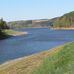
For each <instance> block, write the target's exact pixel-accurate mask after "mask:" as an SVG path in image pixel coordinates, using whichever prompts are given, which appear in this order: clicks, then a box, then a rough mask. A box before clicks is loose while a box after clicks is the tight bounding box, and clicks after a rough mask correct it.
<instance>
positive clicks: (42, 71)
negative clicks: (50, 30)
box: [33, 43, 74, 74]
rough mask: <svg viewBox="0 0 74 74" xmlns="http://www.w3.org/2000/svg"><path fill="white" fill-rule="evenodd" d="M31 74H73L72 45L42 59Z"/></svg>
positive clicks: (73, 46)
mask: <svg viewBox="0 0 74 74" xmlns="http://www.w3.org/2000/svg"><path fill="white" fill-rule="evenodd" d="M33 74H74V43H71V44H68V45H65V46H64V47H62V48H61V50H60V51H59V52H57V53H55V54H53V55H51V56H49V57H48V58H46V59H44V60H43V63H42V64H41V65H40V66H39V68H38V69H37V70H35V71H34V72H33Z"/></svg>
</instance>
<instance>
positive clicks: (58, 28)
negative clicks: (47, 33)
mask: <svg viewBox="0 0 74 74" xmlns="http://www.w3.org/2000/svg"><path fill="white" fill-rule="evenodd" d="M50 29H53V30H74V27H73V28H72V27H70V28H50Z"/></svg>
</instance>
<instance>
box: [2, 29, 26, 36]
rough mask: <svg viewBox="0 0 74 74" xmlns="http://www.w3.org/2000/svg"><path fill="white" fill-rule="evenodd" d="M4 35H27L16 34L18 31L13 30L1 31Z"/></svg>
mask: <svg viewBox="0 0 74 74" xmlns="http://www.w3.org/2000/svg"><path fill="white" fill-rule="evenodd" d="M3 31H4V33H6V34H7V35H10V36H18V35H24V34H27V32H18V31H14V30H3Z"/></svg>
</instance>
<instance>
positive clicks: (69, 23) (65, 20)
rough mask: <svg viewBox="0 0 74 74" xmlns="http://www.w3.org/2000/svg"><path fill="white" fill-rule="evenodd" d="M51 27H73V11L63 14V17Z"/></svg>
mask: <svg viewBox="0 0 74 74" xmlns="http://www.w3.org/2000/svg"><path fill="white" fill-rule="evenodd" d="M53 27H59V28H61V27H65V28H68V27H74V11H72V12H70V13H67V14H64V15H63V16H61V17H59V18H58V19H57V20H56V21H55V22H54V23H53Z"/></svg>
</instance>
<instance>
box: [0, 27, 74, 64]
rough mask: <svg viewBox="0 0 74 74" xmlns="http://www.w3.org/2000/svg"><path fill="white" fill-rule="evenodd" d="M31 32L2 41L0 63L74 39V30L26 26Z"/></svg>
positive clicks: (0, 42)
mask: <svg viewBox="0 0 74 74" xmlns="http://www.w3.org/2000/svg"><path fill="white" fill-rule="evenodd" d="M19 31H26V32H28V33H29V34H28V35H23V36H16V37H11V38H9V39H6V40H1V41H0V63H4V62H6V61H8V60H12V59H16V58H19V57H23V56H28V55H31V54H33V53H38V52H41V51H45V50H48V49H50V48H53V47H56V46H59V45H62V44H64V43H66V42H70V41H73V40H74V30H49V29H47V28H26V29H21V30H19Z"/></svg>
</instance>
